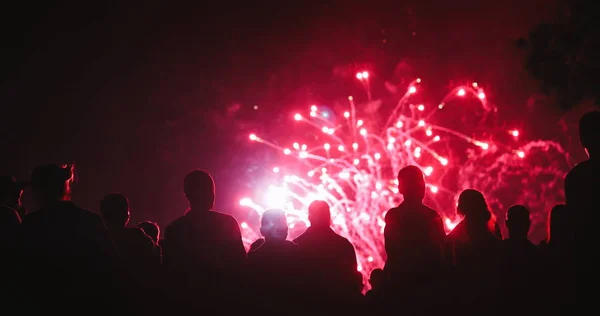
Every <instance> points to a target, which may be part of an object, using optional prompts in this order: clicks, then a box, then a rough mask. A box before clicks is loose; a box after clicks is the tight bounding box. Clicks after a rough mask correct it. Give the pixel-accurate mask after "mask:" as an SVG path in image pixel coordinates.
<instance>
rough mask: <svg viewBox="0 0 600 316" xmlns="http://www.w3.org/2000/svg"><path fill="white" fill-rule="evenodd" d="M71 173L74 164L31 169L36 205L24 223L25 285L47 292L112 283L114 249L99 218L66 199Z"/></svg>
mask: <svg viewBox="0 0 600 316" xmlns="http://www.w3.org/2000/svg"><path fill="white" fill-rule="evenodd" d="M72 178H73V170H72V167H71V168H69V167H61V166H57V165H46V166H40V167H37V168H36V169H35V170H34V171H33V172H32V175H31V189H32V196H33V199H34V202H35V204H36V206H37V207H38V208H39V209H38V210H37V211H36V212H33V213H30V214H28V215H27V216H25V218H24V219H23V223H22V233H23V234H22V242H23V254H24V255H25V257H26V258H24V259H25V260H26V262H28V264H29V265H28V266H29V267H30V269H29V270H28V276H29V277H30V278H32V279H30V280H29V281H30V282H31V283H30V284H29V285H28V286H31V287H32V288H35V292H36V293H44V292H45V291H47V295H50V294H59V293H63V294H66V295H74V296H90V295H98V294H101V295H104V294H106V293H107V292H106V291H107V286H109V285H112V284H111V283H112V281H113V280H112V279H111V277H112V274H113V272H114V268H115V266H114V262H115V261H114V260H115V257H116V250H115V248H114V247H113V245H112V243H111V241H110V239H109V238H108V235H107V233H106V229H105V228H104V223H103V222H102V218H101V217H100V216H98V215H96V214H93V213H91V212H89V211H87V210H84V209H81V208H79V207H77V206H76V205H75V204H73V203H72V202H70V201H69V200H68V198H69V193H70V183H71V180H72ZM31 265H33V266H31ZM49 271H51V272H49ZM58 284H60V286H58ZM92 293H94V294H92Z"/></svg>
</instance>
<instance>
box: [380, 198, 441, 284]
mask: <svg viewBox="0 0 600 316" xmlns="http://www.w3.org/2000/svg"><path fill="white" fill-rule="evenodd" d="M384 236H385V249H386V253H387V256H388V260H387V262H386V270H387V269H392V271H394V270H398V271H399V272H400V271H406V272H408V273H410V271H414V269H418V267H421V266H428V265H439V264H441V262H442V260H443V257H442V247H443V245H444V238H445V236H446V233H445V232H444V226H443V222H442V218H441V217H440V215H439V214H438V213H437V212H436V211H435V210H433V209H431V208H429V207H427V206H425V205H423V204H422V203H419V202H414V203H411V202H408V201H405V202H403V203H401V204H400V205H399V206H398V207H395V208H393V209H390V210H389V211H388V212H387V214H386V215H385V230H384ZM392 271H390V272H391V273H392V274H394V272H392Z"/></svg>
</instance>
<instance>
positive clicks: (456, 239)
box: [447, 189, 503, 304]
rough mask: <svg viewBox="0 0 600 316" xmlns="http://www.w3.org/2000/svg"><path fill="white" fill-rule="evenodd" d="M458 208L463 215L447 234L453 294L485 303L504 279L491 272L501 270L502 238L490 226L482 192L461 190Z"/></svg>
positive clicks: (497, 289)
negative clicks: (452, 269)
mask: <svg viewBox="0 0 600 316" xmlns="http://www.w3.org/2000/svg"><path fill="white" fill-rule="evenodd" d="M457 211H458V213H459V214H460V215H462V216H464V219H463V220H462V221H461V222H460V223H459V224H458V225H457V226H456V227H455V228H454V229H453V230H452V232H450V234H448V236H447V240H448V246H449V257H450V258H451V259H452V260H451V261H452V266H453V267H454V271H453V272H452V276H453V278H454V279H455V281H454V285H453V287H454V288H455V289H454V290H453V292H452V294H453V295H454V297H455V298H454V299H456V300H458V301H460V302H462V303H468V302H472V303H477V304H479V303H483V304H485V303H486V302H487V301H488V300H490V299H492V298H493V297H495V295H498V292H499V291H500V290H501V286H502V281H503V280H502V279H498V275H497V274H494V273H495V272H498V271H501V267H502V263H503V262H502V260H501V259H502V255H503V252H502V242H501V240H500V239H499V238H498V237H497V236H496V234H494V232H493V226H492V227H490V224H489V220H490V218H491V213H490V211H489V210H488V206H487V203H486V201H485V198H484V197H483V195H482V194H481V192H479V191H476V190H471V189H468V190H465V191H463V192H462V193H461V194H460V196H459V200H458V210H457Z"/></svg>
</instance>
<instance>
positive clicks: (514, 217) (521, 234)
mask: <svg viewBox="0 0 600 316" xmlns="http://www.w3.org/2000/svg"><path fill="white" fill-rule="evenodd" d="M530 226H531V219H530V218H529V210H528V209H527V208H526V207H525V206H523V205H513V206H511V207H510V208H509V209H508V211H507V212H506V227H507V228H508V234H509V237H510V239H527V233H529V228H530Z"/></svg>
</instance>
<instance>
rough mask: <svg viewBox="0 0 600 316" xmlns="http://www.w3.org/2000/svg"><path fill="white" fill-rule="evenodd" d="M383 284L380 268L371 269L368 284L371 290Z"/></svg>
mask: <svg viewBox="0 0 600 316" xmlns="http://www.w3.org/2000/svg"><path fill="white" fill-rule="evenodd" d="M382 283H383V270H382V269H380V268H377V269H373V271H371V274H370V275H369V284H371V288H373V289H377V288H379V287H381V284H382Z"/></svg>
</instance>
